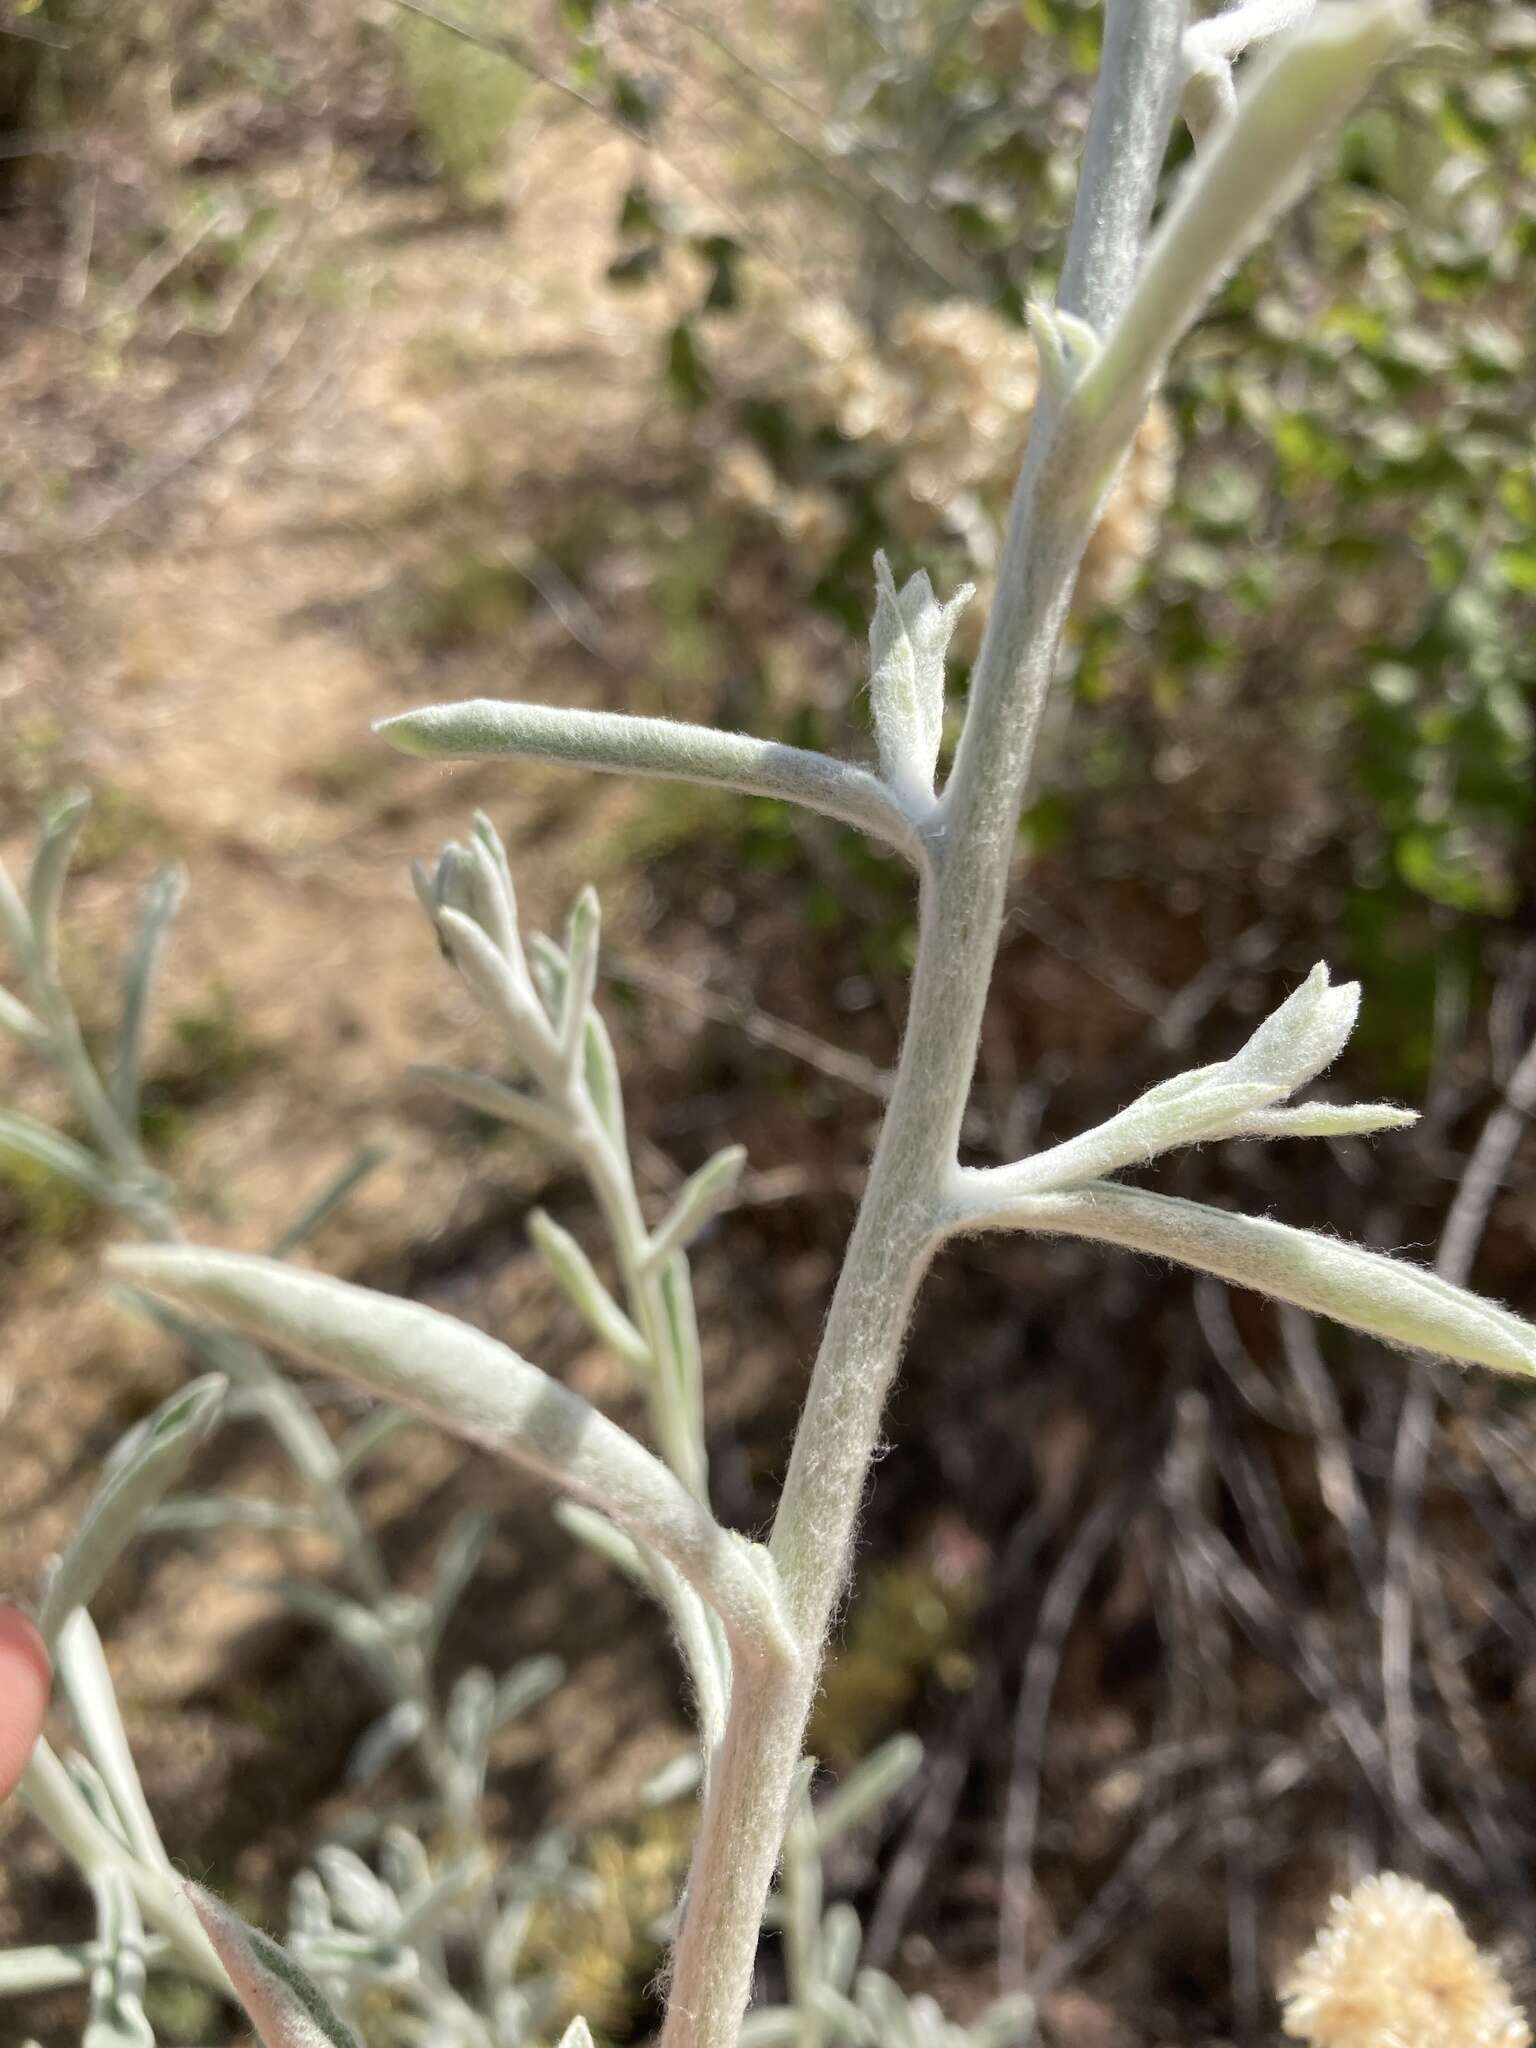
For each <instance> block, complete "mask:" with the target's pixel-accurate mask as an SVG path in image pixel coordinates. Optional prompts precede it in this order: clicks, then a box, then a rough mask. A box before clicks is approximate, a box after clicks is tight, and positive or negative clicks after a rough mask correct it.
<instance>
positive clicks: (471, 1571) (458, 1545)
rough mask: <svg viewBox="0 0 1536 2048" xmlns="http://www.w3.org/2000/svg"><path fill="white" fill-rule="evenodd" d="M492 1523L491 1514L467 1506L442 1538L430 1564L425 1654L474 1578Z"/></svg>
mask: <svg viewBox="0 0 1536 2048" xmlns="http://www.w3.org/2000/svg"><path fill="white" fill-rule="evenodd" d="M495 1526H496V1523H495V1518H494V1517H493V1516H491V1515H488V1514H486V1513H485V1512H484V1511H483V1510H482V1509H479V1508H468V1509H466V1510H465V1512H464V1513H463V1514H462V1515H459V1516H458V1517H456V1519H455V1520H454V1522H453V1524H452V1526H451V1527H450V1529H449V1531H448V1534H447V1535H446V1536H445V1537H444V1538H443V1545H442V1548H441V1549H440V1550H439V1551H438V1553H437V1561H436V1562H435V1564H434V1565H433V1567H432V1591H431V1593H430V1594H429V1595H428V1597H427V1627H426V1632H425V1636H424V1647H425V1649H426V1651H427V1654H428V1655H429V1656H430V1655H431V1654H432V1653H433V1652H434V1651H435V1650H436V1648H437V1645H438V1644H439V1642H441V1640H442V1635H443V1630H444V1629H445V1628H446V1627H447V1626H448V1623H449V1621H450V1620H451V1619H452V1617H453V1610H454V1609H455V1607H457V1606H458V1604H459V1601H460V1599H461V1598H462V1597H463V1594H464V1589H465V1587H466V1586H468V1584H469V1582H470V1580H471V1579H472V1578H473V1577H474V1575H475V1568H476V1566H477V1565H478V1564H479V1562H480V1560H481V1558H482V1557H483V1556H484V1555H485V1546H486V1545H487V1544H488V1543H489V1542H490V1540H491V1532H492V1530H493V1529H494V1528H495Z"/></svg>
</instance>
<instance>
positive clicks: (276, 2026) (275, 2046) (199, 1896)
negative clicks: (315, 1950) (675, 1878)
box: [187, 1884, 358, 2048]
mask: <svg viewBox="0 0 1536 2048" xmlns="http://www.w3.org/2000/svg"><path fill="white" fill-rule="evenodd" d="M187 1896H188V1898H189V1899H190V1900H191V1902H192V1905H193V1908H194V1910H195V1911H196V1913H197V1917H198V1919H199V1920H200V1921H201V1922H202V1923H203V1929H204V1932H205V1933H206V1934H207V1936H208V1939H209V1940H210V1941H211V1942H212V1943H213V1946H214V1948H215V1949H216V1950H217V1951H218V1955H219V1959H220V1961H221V1962H222V1963H223V1965H224V1967H225V1969H226V1970H227V1971H228V1972H229V1981H230V1982H231V1983H232V1984H233V1985H234V1987H235V1991H236V1993H237V1995H238V1996H239V1999H240V2003H241V2004H242V2005H243V2006H244V2007H245V2010H246V2012H247V2014H248V2015H249V2017H250V2021H251V2025H252V2026H253V2027H254V2028H255V2029H256V2033H257V2036H258V2038H259V2039H260V2041H261V2043H262V2048H358V2043H357V2039H356V2036H355V2035H354V2034H353V2032H352V2030H351V2028H350V2027H349V2026H347V2025H346V2023H345V2022H344V2021H343V2020H341V2019H339V2018H338V2017H337V2015H336V2013H335V2012H334V2010H333V2009H332V2007H331V2003H330V2001H329V1999H327V1997H326V1995H325V1993H324V1992H323V1991H322V1990H321V1989H320V1987H319V1985H318V1984H317V1983H316V1982H315V1980H314V1979H313V1978H312V1977H311V1976H309V1975H308V1974H307V1973H306V1972H305V1971H304V1970H301V1969H300V1968H299V1965H298V1964H297V1963H296V1962H295V1961H294V1960H293V1957H292V1956H291V1955H289V1954H288V1952H287V1950H286V1949H282V1948H279V1947H278V1945H277V1943H276V1942H275V1941H273V1940H272V1939H271V1937H270V1936H269V1935H265V1934H263V1933H262V1932H261V1931H260V1929H258V1928H255V1927H249V1926H247V1925H246V1923H245V1921H243V1920H242V1919H241V1918H240V1917H239V1915H238V1914H236V1913H232V1912H231V1911H230V1909H229V1907H228V1906H226V1905H225V1904H224V1901H223V1900H222V1899H218V1898H215V1897H214V1895H213V1893H212V1892H208V1891H204V1890H203V1888H202V1886H201V1885H196V1884H193V1885H188V1887H187Z"/></svg>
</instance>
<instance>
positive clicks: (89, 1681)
mask: <svg viewBox="0 0 1536 2048" xmlns="http://www.w3.org/2000/svg"><path fill="white" fill-rule="evenodd" d="M53 1648H54V1665H55V1669H56V1670H57V1673H58V1679H59V1683H60V1685H61V1686H62V1688H63V1690H64V1693H65V1695H66V1696H67V1698H68V1700H69V1706H70V1712H71V1713H72V1714H73V1715H74V1718H75V1726H76V1728H78V1729H79V1731H80V1739H81V1741H82V1742H83V1743H84V1744H85V1747H86V1751H87V1753H88V1755H89V1757H90V1760H91V1764H92V1766H93V1767H94V1770H95V1772H96V1775H97V1777H98V1778H99V1780H100V1791H99V1796H98V1794H97V1793H96V1791H95V1788H91V1790H90V1791H89V1792H88V1795H87V1796H88V1798H89V1799H90V1802H91V1804H92V1806H93V1807H94V1808H95V1809H96V1812H97V1818H98V1819H99V1820H101V1821H102V1823H103V1825H105V1826H107V1827H109V1828H110V1829H111V1830H112V1832H113V1833H114V1834H118V1835H120V1836H121V1837H122V1839H123V1840H124V1841H125V1842H126V1843H127V1845H128V1847H129V1848H131V1849H132V1850H133V1851H134V1853H135V1855H137V1856H138V1858H139V1859H140V1861H141V1862H143V1863H147V1864H150V1865H152V1866H154V1867H155V1868H157V1869H160V1870H169V1869H170V1867H171V1864H170V1858H169V1857H168V1856H167V1855H166V1853H165V1845H164V1843H163V1842H162V1841H161V1839H160V1831H159V1829H158V1828H157V1827H156V1826H155V1820H154V1815H153V1814H152V1813H151V1812H150V1810H149V1801H148V1800H147V1799H146V1798H145V1796H144V1787H143V1785H142V1784H141V1783H140V1781H139V1772H138V1766H137V1765H136V1764H135V1763H134V1761H133V1752H132V1750H131V1749H130V1747H129V1744H128V1734H127V1731H126V1729H125V1728H124V1727H123V1717H122V1714H121V1713H120V1712H119V1710H118V1704H117V1693H116V1691H115V1689H114V1687H113V1684H112V1674H111V1672H110V1671H109V1670H108V1669H107V1660H106V1656H105V1654H104V1653H103V1651H102V1647H101V1638H100V1636H98V1635H97V1633H96V1625H95V1623H94V1622H93V1621H92V1620H91V1617H90V1613H89V1611H88V1610H87V1609H86V1608H84V1607H76V1608H74V1609H73V1610H72V1611H71V1612H70V1613H69V1614H68V1615H67V1616H66V1617H65V1619H64V1622H63V1624H62V1626H61V1627H60V1628H59V1630H58V1633H57V1636H56V1638H55V1641H54V1646H53Z"/></svg>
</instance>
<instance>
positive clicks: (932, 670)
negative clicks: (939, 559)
mask: <svg viewBox="0 0 1536 2048" xmlns="http://www.w3.org/2000/svg"><path fill="white" fill-rule="evenodd" d="M974 595H975V586H974V584H970V583H967V584H964V585H963V586H962V587H961V588H960V589H959V590H958V591H957V592H956V593H955V595H954V596H953V597H952V598H951V599H950V600H949V602H948V604H943V605H941V604H940V603H939V602H938V600H937V598H936V597H935V596H934V594H933V585H932V584H931V583H930V582H929V580H928V576H927V572H926V571H924V570H921V569H920V570H919V571H918V572H917V574H916V575H915V576H913V577H911V578H910V579H909V580H908V582H907V583H905V584H904V585H903V586H902V588H901V589H900V590H898V589H897V588H896V582H895V579H894V577H893V576H892V575H891V565H890V563H889V562H888V561H887V560H886V558H885V555H884V554H883V553H880V554H877V555H876V556H875V615H874V618H873V620H872V621H871V624H870V629H869V692H870V699H871V702H872V704H873V707H874V714H875V741H876V744H877V746H878V748H879V752H880V770H881V773H882V775H883V776H884V777H885V780H886V781H887V783H889V785H890V786H891V788H892V789H893V790H894V791H895V792H896V794H897V795H898V796H899V797H900V798H901V799H902V800H903V802H904V803H906V804H908V805H909V806H914V807H918V808H920V807H922V806H923V805H925V804H928V803H931V802H932V801H933V777H934V770H935V768H936V767H937V765H938V759H939V745H940V742H941V741H942V740H943V737H944V662H945V658H946V656H947V655H948V652H949V643H950V641H951V640H952V639H953V637H954V631H955V626H956V623H957V622H958V620H959V617H960V614H961V612H962V611H963V610H964V609H965V607H966V605H967V604H968V603H969V602H970V600H971V598H972V597H974Z"/></svg>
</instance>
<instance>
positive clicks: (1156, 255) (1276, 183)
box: [1073, 0, 1424, 482]
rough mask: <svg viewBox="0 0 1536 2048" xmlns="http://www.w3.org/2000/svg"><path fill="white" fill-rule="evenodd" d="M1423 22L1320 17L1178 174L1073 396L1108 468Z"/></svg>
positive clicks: (1262, 71) (1399, 17) (1360, 15)
mask: <svg viewBox="0 0 1536 2048" xmlns="http://www.w3.org/2000/svg"><path fill="white" fill-rule="evenodd" d="M1423 19H1424V10H1423V7H1422V6H1421V5H1420V4H1419V0H1355V4H1354V5H1352V6H1349V7H1329V8H1327V9H1326V10H1324V9H1321V8H1320V9H1319V10H1318V11H1317V13H1316V14H1315V15H1314V16H1313V18H1312V20H1311V22H1310V23H1309V24H1308V25H1307V26H1306V27H1305V28H1304V29H1302V30H1301V31H1300V32H1299V33H1297V34H1296V35H1294V36H1291V37H1289V38H1287V39H1285V40H1284V41H1283V42H1282V43H1281V44H1280V45H1279V46H1278V47H1277V48H1276V50H1275V51H1274V54H1273V55H1272V56H1271V57H1269V58H1268V59H1266V60H1265V61H1263V62H1262V63H1261V64H1260V65H1259V66H1258V67H1257V68H1256V70H1255V73H1254V76H1253V78H1252V80H1251V82H1250V83H1249V84H1248V85H1247V86H1246V88H1245V89H1244V91H1243V94H1242V96H1241V102H1240V112H1239V113H1238V115H1237V117H1236V118H1234V119H1232V120H1229V121H1227V122H1226V123H1225V124H1224V125H1223V127H1222V129H1221V132H1220V135H1219V137H1218V138H1217V140H1216V141H1215V142H1213V144H1212V145H1211V147H1210V148H1209V149H1206V150H1203V151H1202V152H1201V154H1200V155H1199V156H1198V157H1197V158H1196V160H1195V162H1194V164H1193V165H1192V166H1191V167H1190V168H1189V169H1187V170H1186V171H1185V173H1184V177H1183V179H1182V181H1181V183H1180V185H1179V189H1178V191H1177V193H1176V195H1175V197H1174V200H1173V203H1172V204H1171V205H1170V206H1169V207H1168V209H1167V211H1166V212H1165V213H1164V215H1163V218H1162V221H1161V224H1160V225H1159V227H1158V230H1157V233H1156V235H1155V237H1154V238H1153V241H1152V243H1151V246H1150V247H1149V248H1148V250H1147V253H1146V256H1145V257H1144V259H1143V261H1142V264H1141V266H1140V269H1139V271H1138V273H1137V280H1136V285H1135V287H1134V289H1133V291H1132V293H1131V296H1130V298H1129V300H1128V301H1127V303H1126V305H1125V307H1124V309H1123V310H1122V312H1121V315H1120V317H1119V319H1118V320H1117V321H1116V322H1115V325H1114V327H1113V328H1112V329H1111V331H1110V333H1109V334H1108V335H1107V336H1106V337H1105V342H1104V347H1103V350H1102V351H1101V353H1100V355H1099V356H1098V358H1097V360H1096V361H1095V363H1094V364H1093V367H1092V368H1091V369H1090V370H1089V371H1088V373H1087V375H1086V376H1085V377H1084V378H1083V380H1082V382H1081V383H1080V384H1079V386H1078V388H1077V393H1076V396H1075V398H1074V401H1073V402H1074V405H1076V406H1078V407H1080V408H1081V412H1082V416H1083V417H1085V418H1088V419H1092V420H1094V421H1095V422H1097V423H1098V424H1100V425H1101V426H1103V427H1104V429H1105V433H1104V436H1103V439H1102V441H1101V442H1099V443H1097V444H1096V445H1098V446H1100V447H1102V450H1103V453H1104V457H1105V459H1106V460H1112V459H1113V457H1114V455H1115V453H1116V451H1117V450H1118V448H1119V446H1120V443H1121V439H1122V437H1123V436H1124V435H1125V434H1126V433H1128V432H1129V430H1130V428H1131V426H1132V425H1133V423H1134V422H1135V420H1136V419H1137V418H1138V417H1139V416H1140V414H1141V412H1142V411H1143V409H1144V407H1145V404H1146V401H1147V398H1148V396H1149V394H1150V392H1151V390H1152V388H1153V386H1154V385H1155V383H1156V381H1157V378H1158V377H1159V375H1160V374H1161V371H1162V367H1163V364H1164V363H1165V362H1166V361H1167V358H1168V355H1169V353H1170V352H1171V350H1172V349H1173V347H1174V346H1175V344H1176V343H1177V342H1178V341H1179V339H1180V337H1181V336H1182V335H1183V334H1184V332H1185V331H1186V329H1187V328H1188V327H1189V326H1190V324H1191V322H1192V321H1194V320H1195V319H1196V318H1197V317H1198V315H1199V313H1200V311H1201V309H1202V308H1203V307H1204V306H1205V305H1206V304H1207V302H1208V301H1209V300H1210V298H1211V297H1212V295H1213V294H1214V293H1215V291H1216V290H1217V288H1218V287H1219V285H1220V284H1221V283H1222V281H1223V279H1224V278H1225V277H1226V276H1227V274H1228V272H1229V271H1230V270H1231V269H1232V268H1233V266H1234V265H1235V264H1236V263H1237V262H1238V260H1239V259H1240V258H1241V257H1242V256H1244V255H1245V254H1246V253H1247V251H1248V250H1249V249H1250V248H1252V246H1253V245H1254V243H1255V242H1257V241H1258V239H1259V237H1260V236H1261V235H1262V234H1263V232H1264V230H1265V228H1266V227H1267V226H1268V225H1269V224H1270V222H1271V221H1272V220H1273V219H1274V218H1275V216H1276V215H1277V214H1278V213H1280V212H1281V211H1282V210H1283V208H1284V207H1286V206H1287V205H1289V204H1290V202H1291V201H1292V200H1293V199H1294V198H1295V197H1296V195H1297V193H1298V192H1299V191H1300V190H1301V187H1302V184H1303V182H1304V180H1305V176H1306V171H1307V166H1308V164H1309V162H1310V160H1311V158H1312V155H1313V153H1314V151H1315V150H1316V149H1317V148H1318V147H1319V146H1320V145H1321V144H1322V142H1323V141H1324V140H1325V139H1326V138H1327V137H1328V136H1329V135H1331V134H1332V133H1333V131H1334V130H1335V129H1336V128H1337V127H1338V125H1339V123H1340V122H1341V121H1342V120H1343V119H1344V117H1345V115H1346V114H1348V112H1349V111H1350V109H1351V108H1352V107H1353V106H1354V104H1355V102H1356V101H1357V100H1358V99H1359V98H1360V97H1361V95H1362V94H1363V93H1364V91H1365V89H1366V87H1367V85H1368V84H1369V83H1370V80H1371V78H1372V76H1373V75H1374V74H1375V72H1376V71H1377V69H1378V68H1379V67H1380V66H1381V65H1382V64H1383V63H1384V62H1385V61H1386V60H1387V59H1388V58H1389V57H1391V56H1393V55H1394V54H1396V52H1398V51H1399V50H1401V49H1403V48H1404V47H1405V46H1406V45H1407V43H1408V42H1409V41H1410V40H1411V38H1412V37H1413V35H1414V34H1415V33H1416V31H1417V30H1418V28H1419V27H1420V25H1421V23H1422V21H1423ZM1086 481H1087V480H1086V479H1085V482H1086Z"/></svg>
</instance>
